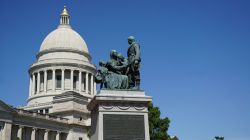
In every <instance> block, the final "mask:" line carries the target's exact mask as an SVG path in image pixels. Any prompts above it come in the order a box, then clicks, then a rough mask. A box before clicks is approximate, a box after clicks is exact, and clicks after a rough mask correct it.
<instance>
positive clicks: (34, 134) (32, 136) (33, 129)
mask: <svg viewBox="0 0 250 140" xmlns="http://www.w3.org/2000/svg"><path fill="white" fill-rule="evenodd" d="M36 130H37V128H32V132H31V140H36Z"/></svg>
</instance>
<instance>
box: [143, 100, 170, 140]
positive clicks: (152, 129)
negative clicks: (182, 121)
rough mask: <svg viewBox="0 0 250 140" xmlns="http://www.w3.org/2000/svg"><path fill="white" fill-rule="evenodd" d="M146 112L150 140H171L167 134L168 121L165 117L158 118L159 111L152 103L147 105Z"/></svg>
mask: <svg viewBox="0 0 250 140" xmlns="http://www.w3.org/2000/svg"><path fill="white" fill-rule="evenodd" d="M148 111H149V113H148V119H149V133H150V140H171V138H170V136H169V135H168V133H167V131H168V127H169V123H170V120H169V119H168V118H167V117H165V118H160V115H161V112H160V109H159V108H158V107H154V106H153V104H152V103H149V106H148Z"/></svg>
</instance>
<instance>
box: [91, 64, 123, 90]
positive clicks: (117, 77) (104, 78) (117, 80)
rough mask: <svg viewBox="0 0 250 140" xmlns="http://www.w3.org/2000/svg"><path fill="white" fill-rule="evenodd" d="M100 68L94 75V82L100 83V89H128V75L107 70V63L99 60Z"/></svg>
mask: <svg viewBox="0 0 250 140" xmlns="http://www.w3.org/2000/svg"><path fill="white" fill-rule="evenodd" d="M99 65H100V69H99V70H98V71H97V74H96V76H95V81H96V83H101V89H111V90H112V89H128V77H127V76H126V75H121V74H118V73H115V72H113V71H109V69H108V68H107V66H108V65H109V64H108V63H105V62H104V61H100V62H99Z"/></svg>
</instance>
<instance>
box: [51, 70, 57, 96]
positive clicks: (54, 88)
mask: <svg viewBox="0 0 250 140" xmlns="http://www.w3.org/2000/svg"><path fill="white" fill-rule="evenodd" d="M52 71H53V72H52V75H53V79H52V83H53V86H52V90H53V91H55V90H56V70H55V69H53V70H52Z"/></svg>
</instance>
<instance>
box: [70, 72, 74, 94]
mask: <svg viewBox="0 0 250 140" xmlns="http://www.w3.org/2000/svg"><path fill="white" fill-rule="evenodd" d="M70 80H71V81H70V86H71V87H70V90H72V91H73V88H74V86H73V84H74V70H71V74H70Z"/></svg>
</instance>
